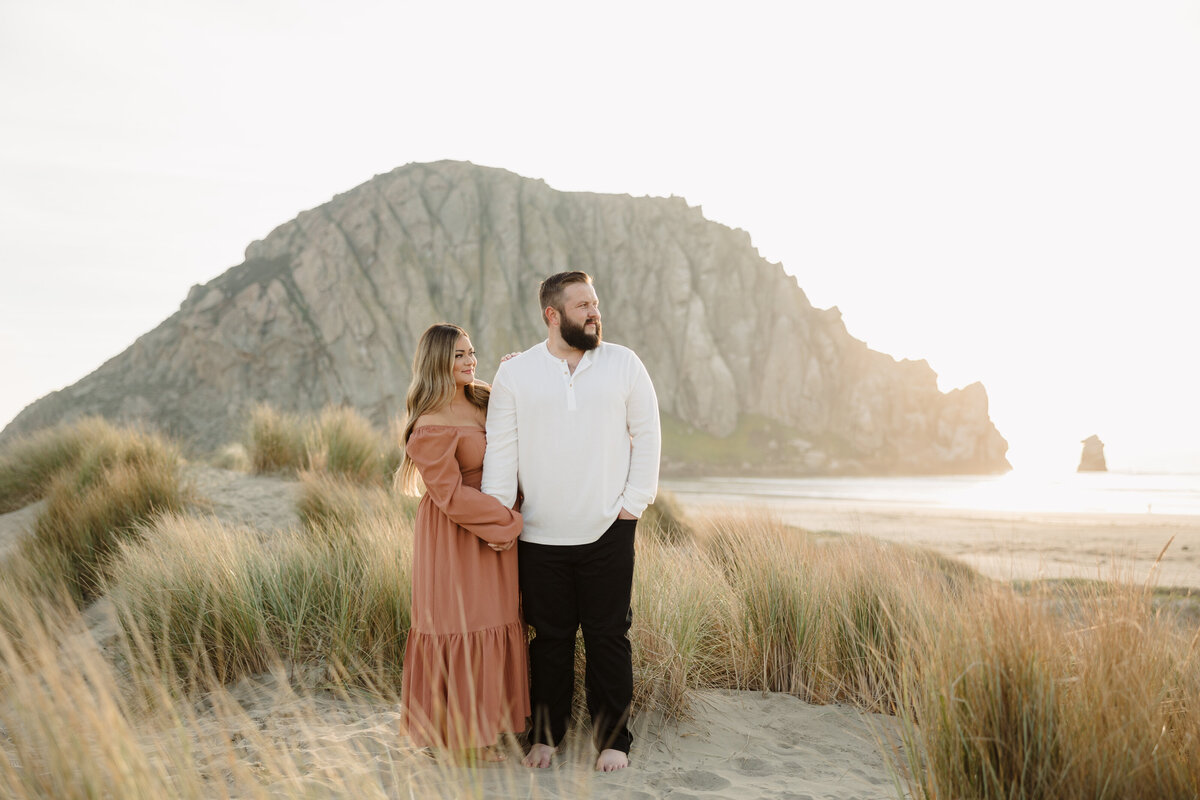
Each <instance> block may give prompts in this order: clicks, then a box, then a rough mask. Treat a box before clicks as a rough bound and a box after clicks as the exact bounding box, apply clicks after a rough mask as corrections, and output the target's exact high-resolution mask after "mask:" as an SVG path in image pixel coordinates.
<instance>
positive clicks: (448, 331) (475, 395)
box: [394, 322, 491, 496]
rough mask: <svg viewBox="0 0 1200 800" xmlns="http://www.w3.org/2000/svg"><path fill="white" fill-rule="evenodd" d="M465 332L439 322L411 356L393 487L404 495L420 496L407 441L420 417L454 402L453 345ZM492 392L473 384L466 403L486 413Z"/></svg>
mask: <svg viewBox="0 0 1200 800" xmlns="http://www.w3.org/2000/svg"><path fill="white" fill-rule="evenodd" d="M466 335H467V332H466V331H464V330H463V329H462V328H460V327H458V326H457V325H451V324H450V323H448V322H438V323H436V324H434V325H430V326H429V327H428V328H426V329H425V332H424V333H422V334H421V340H420V341H419V342H417V353H416V355H414V356H413V368H412V373H413V377H412V383H410V384H409V386H408V396H407V398H405V401H404V408H405V416H404V433H403V434H402V436H401V440H400V450H401V452H402V453H403V454H404V456H403V458H401V460H400V469H398V470H396V477H395V479H394V484H395V486H396V488H397V489H398V490H399V491H401V492H403V493H404V494H407V495H413V496H415V495H418V494H420V493H421V489H422V485H421V476H420V474H419V473H418V472H417V465H416V464H414V463H413V462H412V459H410V458H409V457H408V449H407V447H408V437H409V436H412V432H413V428H415V427H416V424H417V420H418V419H419V418H420V417H421V415H422V414H431V413H433V412H436V411H440V410H441V409H443V408H445V407H446V406H448V405H449V404H450V401H451V400H453V399H454V390H455V383H454V345H455V344H457V343H458V337H460V336H466ZM490 395H491V390H490V389H489V387H488V385H487V384H486V383H481V382H479V381H475V382H473V383H471V384H470V385H468V386H467V387H466V396H467V400H469V401H470V402H471V404H472V405H474V406H476V407H477V408H481V409H483V410H484V411H487V405H488V397H489V396H490Z"/></svg>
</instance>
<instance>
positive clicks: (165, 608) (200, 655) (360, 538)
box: [109, 508, 412, 686]
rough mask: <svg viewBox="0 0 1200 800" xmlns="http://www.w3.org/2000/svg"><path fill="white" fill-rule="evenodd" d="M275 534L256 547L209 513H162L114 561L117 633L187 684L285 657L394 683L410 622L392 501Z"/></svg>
mask: <svg viewBox="0 0 1200 800" xmlns="http://www.w3.org/2000/svg"><path fill="white" fill-rule="evenodd" d="M335 525H336V523H329V524H327V525H326V526H325V527H323V528H322V532H323V533H324V534H325V535H320V536H315V535H313V534H312V533H311V532H310V531H287V532H280V533H278V534H277V535H276V536H274V537H273V539H272V541H271V542H270V543H269V545H268V546H264V545H263V543H262V542H260V541H259V539H258V537H257V536H256V535H255V534H254V533H253V532H252V531H247V530H238V529H234V528H230V527H228V526H225V525H223V524H221V523H219V522H217V521H215V520H198V519H195V518H190V517H185V516H177V515H175V516H166V517H163V518H161V519H160V520H158V521H157V522H155V523H153V524H152V525H150V526H148V529H147V530H146V531H145V535H144V536H142V537H141V539H140V541H136V542H131V543H128V544H126V545H124V546H123V547H122V548H121V550H120V553H119V554H118V557H117V558H116V559H115V560H114V562H113V565H112V569H111V577H110V586H111V588H110V591H109V596H110V598H111V599H112V602H113V603H114V605H115V607H116V610H117V614H118V618H119V620H120V623H121V626H122V628H123V629H124V631H125V633H126V634H127V635H128V636H129V637H130V638H131V639H133V640H137V641H139V642H142V643H144V644H145V645H146V647H147V648H148V651H147V658H146V659H144V660H147V661H149V662H150V663H152V664H154V665H155V667H156V668H158V666H159V665H163V664H170V667H171V672H172V674H174V675H175V676H177V677H178V679H179V680H181V681H182V682H184V683H185V684H188V685H202V684H203V683H204V682H205V680H207V679H215V680H217V681H218V682H227V681H230V680H234V679H236V678H240V677H244V676H248V675H253V674H256V673H258V672H261V671H262V670H264V669H265V668H266V666H267V665H269V664H271V663H275V662H286V663H288V664H290V665H292V667H293V668H294V669H296V670H298V671H301V672H309V671H312V670H316V671H317V672H318V673H320V674H322V675H325V676H327V677H330V678H332V677H334V676H341V677H343V678H345V679H346V680H349V681H351V682H357V683H376V684H381V685H383V684H388V685H395V686H398V685H399V683H398V680H399V674H400V666H401V664H402V662H403V655H404V644H405V641H406V640H407V636H408V628H409V622H410V608H409V604H410V599H411V598H410V594H411V588H410V587H411V583H410V578H409V575H410V573H409V564H410V561H411V550H412V544H411V522H410V521H409V519H408V517H407V516H406V515H404V514H403V513H402V512H399V511H397V510H395V509H393V508H388V509H381V510H379V511H377V512H376V513H375V514H374V515H373V516H372V517H370V518H369V519H367V520H364V521H360V524H358V525H357V526H356V527H355V528H354V529H353V531H348V530H342V531H340V532H336V533H333V532H331V529H332V528H333V527H334V526H335Z"/></svg>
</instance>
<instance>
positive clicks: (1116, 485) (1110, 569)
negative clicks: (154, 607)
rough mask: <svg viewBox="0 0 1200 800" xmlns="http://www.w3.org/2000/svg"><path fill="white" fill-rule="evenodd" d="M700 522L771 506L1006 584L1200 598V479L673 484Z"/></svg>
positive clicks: (1119, 476) (823, 527) (810, 523)
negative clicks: (1082, 585) (1182, 589)
mask: <svg viewBox="0 0 1200 800" xmlns="http://www.w3.org/2000/svg"><path fill="white" fill-rule="evenodd" d="M663 488H665V489H667V490H668V491H670V492H672V493H673V494H675V496H676V497H677V498H678V500H679V501H680V503H681V504H682V505H683V507H684V510H685V511H686V512H687V513H689V514H704V513H709V512H711V511H713V510H715V509H717V508H730V507H760V508H763V509H766V510H769V511H770V512H772V513H774V514H776V515H778V516H779V517H780V518H781V519H782V520H783V521H784V522H786V523H788V524H791V525H796V526H798V527H801V528H805V529H807V530H812V531H831V532H837V533H844V534H863V535H867V536H875V537H878V538H880V539H887V540H890V541H897V542H906V543H910V544H915V545H921V546H924V547H930V548H932V549H934V550H937V551H938V552H941V553H943V554H945V555H948V556H952V557H954V558H958V559H961V560H962V561H964V562H966V563H968V564H970V565H971V566H973V567H975V568H977V569H979V570H980V571H981V572H983V573H984V574H986V575H989V576H991V577H993V578H997V579H1000V580H1033V579H1039V578H1101V579H1110V578H1114V577H1120V578H1123V579H1131V580H1134V581H1137V582H1144V581H1146V580H1147V579H1148V578H1149V577H1150V576H1151V568H1152V567H1153V565H1154V563H1155V560H1156V559H1157V558H1158V556H1159V553H1160V552H1161V551H1162V550H1163V548H1164V547H1165V546H1167V543H1168V541H1170V542H1171V544H1170V546H1169V547H1168V548H1167V551H1166V553H1165V554H1163V557H1162V560H1161V561H1160V562H1159V563H1158V566H1157V568H1156V569H1155V570H1154V582H1155V584H1156V585H1158V586H1187V587H1197V588H1200V476H1197V475H1153V474H1139V473H1103V474H1091V475H1089V474H1073V473H1072V474H1066V475H1056V476H1037V475H1035V476H1026V475H1020V474H1017V473H1011V474H1009V475H1004V476H953V477H914V478H908V477H906V478H796V479H783V478H780V479H747V478H737V477H733V478H705V479H692V480H669V481H664V482H663Z"/></svg>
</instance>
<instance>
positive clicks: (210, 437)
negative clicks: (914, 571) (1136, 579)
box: [0, 162, 1008, 473]
mask: <svg viewBox="0 0 1200 800" xmlns="http://www.w3.org/2000/svg"><path fill="white" fill-rule="evenodd" d="M572 268H577V269H583V270H586V271H587V272H589V273H591V274H592V275H593V277H594V278H595V280H596V287H597V290H598V292H599V294H600V298H601V303H602V310H603V313H604V331H605V336H606V338H608V339H609V340H611V341H615V342H619V343H622V344H627V345H629V346H631V347H633V348H634V349H635V350H636V351H637V352H638V354H639V355H640V356H641V358H642V360H643V361H644V362H645V364H646V367H647V369H648V370H649V372H650V375H651V376H652V378H653V379H654V383H655V386H656V388H657V390H658V395H659V400H660V404H661V407H662V411H663V414H664V423H665V424H666V425H667V427H668V428H670V429H671V430H672V431H678V432H679V433H678V436H677V437H676V436H674V434H672V436H670V437H668V438H667V451H666V453H667V463H668V465H671V464H672V463H674V464H676V466H680V462H679V458H678V457H676V456H673V455H672V453H673V452H675V450H673V448H675V449H678V448H676V445H678V444H679V441H683V440H687V438H688V437H689V436H698V437H712V438H714V439H720V438H721V437H725V438H726V439H729V437H730V435H731V434H735V433H736V432H737V431H738V430H739V425H742V424H743V423H744V422H745V421H746V420H759V421H765V422H764V423H763V424H764V425H765V430H767V433H765V434H762V435H761V436H760V439H762V441H760V442H759V443H758V444H761V445H763V446H762V447H761V448H760V447H758V446H757V445H754V446H752V448H751V449H752V450H753V451H755V452H759V453H761V458H755V459H753V460H752V461H753V465H754V466H758V467H761V466H763V465H769V466H772V468H775V467H777V466H780V465H783V466H784V467H785V468H787V469H790V470H793V471H797V472H805V471H808V472H813V471H819V472H863V471H871V472H900V473H914V472H995V471H1003V470H1006V469H1008V462H1007V461H1006V460H1005V452H1006V450H1007V447H1008V446H1007V444H1006V443H1005V441H1004V439H1003V438H1002V437H1001V436H1000V434H999V433H998V432H997V430H996V428H995V427H994V426H993V425H992V423H991V421H990V420H989V418H988V406H987V394H986V392H985V391H984V389H983V387H982V386H981V385H979V384H973V385H971V386H968V387H966V388H965V389H960V390H956V391H952V392H949V393H948V394H943V393H941V392H939V391H938V388H937V378H936V375H935V374H934V372H933V370H931V369H930V368H929V366H928V365H927V364H926V363H925V362H924V361H899V362H897V361H896V360H895V359H893V358H891V357H890V356H887V355H884V354H882V353H878V352H874V351H872V350H870V349H868V348H867V346H866V345H865V344H864V343H863V342H861V341H859V340H857V339H855V338H853V337H852V336H850V335H849V334H848V333H847V332H846V328H845V326H844V325H843V324H842V320H841V314H840V313H839V312H838V310H837V309H836V308H833V309H827V310H821V309H816V308H813V306H812V305H811V304H810V303H809V302H808V299H807V298H806V297H805V295H804V292H803V291H802V290H801V289H800V288H799V286H798V285H797V284H796V281H795V279H794V278H792V277H789V276H788V275H787V274H786V273H784V271H783V269H782V268H781V266H780V265H778V264H772V263H769V262H767V261H766V260H765V259H763V258H762V257H760V256H759V255H758V252H757V251H756V250H755V249H754V248H753V247H752V246H751V244H750V236H749V234H747V233H746V232H745V231H741V230H733V229H730V228H728V227H726V226H724V225H721V224H718V223H715V222H711V221H709V220H707V219H705V218H704V216H703V215H702V214H701V211H700V209H699V208H698V207H692V206H689V205H688V204H687V203H686V202H685V201H684V200H683V199H681V198H677V197H672V198H650V197H643V198H634V197H630V196H628V195H602V194H590V193H565V192H559V191H555V190H554V189H551V188H550V187H549V186H547V185H546V184H545V183H544V182H542V181H540V180H531V179H527V178H523V177H521V176H519V175H515V174H513V173H511V172H508V171H505V170H501V169H492V168H485V167H478V166H475V165H472V164H469V163H461V162H438V163H433V164H410V165H407V166H404V167H401V168H399V169H396V170H394V171H392V172H390V173H387V174H385V175H379V176H376V177H375V178H374V179H372V180H370V181H368V182H366V183H364V184H363V185H361V186H358V187H357V188H355V189H352V190H351V191H349V192H346V193H345V194H341V195H338V196H336V197H334V198H333V199H332V200H331V201H330V202H328V203H326V204H325V205H322V206H320V207H318V208H315V209H312V210H310V211H305V212H303V213H301V214H300V215H299V216H298V217H297V218H296V219H294V220H292V221H291V222H288V223H286V224H284V225H281V226H280V227H278V228H276V229H275V230H274V231H272V232H271V234H270V235H269V236H267V237H266V239H264V240H262V241H256V242H254V243H252V244H251V245H250V246H249V247H248V248H247V249H246V260H245V262H244V263H242V264H240V265H238V266H236V267H233V268H231V269H230V270H228V271H227V272H225V273H224V274H222V275H220V276H219V277H217V278H215V279H213V280H212V281H209V282H208V283H206V284H204V285H202V286H194V287H192V289H191V291H190V292H189V293H188V296H187V298H186V299H185V300H184V301H183V304H182V305H181V306H180V308H179V311H178V312H176V313H175V314H174V315H172V316H171V317H170V318H168V319H167V320H166V321H164V322H163V323H162V324H160V325H159V326H158V327H157V328H155V329H154V330H152V331H150V332H149V333H146V334H145V335H143V336H142V337H141V338H139V339H138V340H137V341H136V342H135V343H134V344H133V345H132V346H131V347H129V348H128V349H127V350H126V351H124V352H123V353H121V354H120V355H118V356H116V357H115V358H113V359H111V360H109V361H108V362H106V363H105V364H103V365H102V366H101V367H100V368H99V369H97V370H96V371H95V372H93V373H92V374H90V375H88V376H87V377H85V378H84V379H83V380H81V381H79V382H78V383H76V384H75V385H73V386H70V387H68V388H66V389H63V390H61V391H58V392H54V393H52V394H50V395H48V396H46V397H44V398H42V399H41V400H38V401H37V402H35V403H33V404H32V405H30V406H29V407H28V408H26V409H25V410H24V411H22V412H21V414H20V415H19V416H18V417H17V418H16V419H15V420H13V422H12V423H11V424H10V425H9V426H8V427H7V428H6V429H5V430H4V431H3V433H0V441H3V440H4V439H7V438H10V437H11V436H12V435H14V434H17V433H21V432H25V431H30V430H33V429H36V428H39V427H42V426H46V425H51V424H53V423H55V422H58V421H59V420H63V419H69V418H73V417H76V416H79V415H82V414H88V413H93V414H102V415H104V416H106V417H110V418H114V419H118V420H135V419H136V420H145V421H149V422H151V423H153V424H155V425H157V426H159V427H161V428H162V429H164V430H166V431H168V432H169V433H171V434H173V435H176V436H178V437H180V438H182V439H184V440H186V441H188V442H191V443H192V444H193V445H194V446H196V447H197V448H200V449H204V448H213V447H216V446H219V445H220V444H222V443H224V442H227V441H229V440H231V439H234V438H236V437H237V436H238V435H239V431H240V429H241V426H242V425H243V423H244V420H245V418H246V415H247V412H248V411H249V409H250V408H251V406H252V405H253V404H254V403H256V402H258V401H267V402H270V403H272V404H274V405H276V406H277V407H279V408H281V409H285V410H311V409H317V408H320V407H322V406H324V405H326V404H329V403H346V404H350V405H353V406H355V407H357V408H359V409H361V410H362V411H364V412H366V413H367V414H368V415H369V416H370V417H371V418H372V419H373V420H374V421H375V422H377V423H379V424H384V423H386V422H387V421H388V420H389V419H390V418H391V417H393V416H396V415H400V414H402V413H403V399H404V393H405V390H406V388H407V386H408V382H409V375H410V373H409V365H410V363H411V358H412V353H413V348H414V345H415V343H416V341H417V338H418V336H419V335H420V333H421V331H422V330H424V329H425V327H426V326H428V325H429V324H430V323H432V322H435V321H440V320H448V321H453V322H456V323H458V324H461V325H462V326H463V327H465V328H466V329H467V330H468V331H469V332H470V333H471V335H472V339H473V341H474V344H475V347H476V349H477V351H478V353H479V356H480V368H479V374H480V377H482V378H484V379H489V378H490V377H491V374H492V372H493V370H494V365H495V364H496V363H497V362H498V359H499V357H500V356H501V355H502V354H503V353H506V352H509V351H512V350H519V349H522V348H524V347H528V346H529V345H531V344H533V343H535V342H537V341H540V340H541V339H543V338H544V337H545V328H544V327H543V325H542V322H541V320H540V317H539V314H538V309H537V302H536V294H537V285H538V282H539V280H540V279H541V278H542V277H544V276H545V275H547V274H549V273H552V272H556V271H559V270H563V269H572ZM668 423H669V424H668ZM760 427H762V426H760ZM764 437H765V438H764ZM672 458H674V459H675V460H674V461H672Z"/></svg>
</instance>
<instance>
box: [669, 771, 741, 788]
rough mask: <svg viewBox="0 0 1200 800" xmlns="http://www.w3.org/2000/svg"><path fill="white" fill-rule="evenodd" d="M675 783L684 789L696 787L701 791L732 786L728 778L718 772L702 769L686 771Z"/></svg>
mask: <svg viewBox="0 0 1200 800" xmlns="http://www.w3.org/2000/svg"><path fill="white" fill-rule="evenodd" d="M674 783H675V785H676V786H678V787H680V788H682V789H694V790H696V791H699V792H712V791H716V790H717V789H725V788H727V787H729V786H732V784H731V783H730V782H729V781H728V780H727V779H725V778H722V777H721V776H720V775H718V774H717V773H715V772H706V771H704V770H702V769H698V770H693V771H691V772H685V773H683V774H682V775H680V776H679V778H678V780H676V781H675V782H674Z"/></svg>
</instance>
